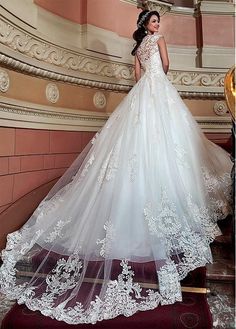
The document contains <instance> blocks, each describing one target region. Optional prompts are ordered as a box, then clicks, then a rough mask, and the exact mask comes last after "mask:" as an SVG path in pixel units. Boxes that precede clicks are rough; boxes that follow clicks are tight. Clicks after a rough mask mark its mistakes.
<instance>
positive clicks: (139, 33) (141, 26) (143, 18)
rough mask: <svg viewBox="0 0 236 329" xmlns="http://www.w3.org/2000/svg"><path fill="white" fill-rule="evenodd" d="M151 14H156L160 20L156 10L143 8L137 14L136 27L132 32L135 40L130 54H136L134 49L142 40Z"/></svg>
mask: <svg viewBox="0 0 236 329" xmlns="http://www.w3.org/2000/svg"><path fill="white" fill-rule="evenodd" d="M152 15H156V16H157V18H158V19H159V20H160V15H159V13H158V12H157V11H156V10H153V11H149V10H143V11H142V12H141V13H140V14H139V16H138V20H137V26H138V28H137V30H136V31H134V33H133V39H134V40H135V41H136V45H135V47H134V49H133V50H132V52H131V54H132V55H133V56H134V55H135V54H136V51H137V49H138V47H139V45H140V43H141V42H142V40H143V38H144V37H145V36H146V29H145V26H146V25H147V24H148V22H149V20H150V18H151V17H152Z"/></svg>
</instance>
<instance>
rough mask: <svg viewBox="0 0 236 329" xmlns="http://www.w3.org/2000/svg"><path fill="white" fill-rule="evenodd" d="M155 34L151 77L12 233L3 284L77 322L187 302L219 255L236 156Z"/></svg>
mask: <svg viewBox="0 0 236 329" xmlns="http://www.w3.org/2000/svg"><path fill="white" fill-rule="evenodd" d="M159 37H160V35H158V34H154V35H147V36H146V37H145V38H144V39H143V41H142V43H141V45H140V46H139V48H138V51H137V56H138V58H139V60H140V62H141V64H142V67H143V68H144V71H145V72H144V74H143V76H142V78H141V79H140V80H139V81H138V82H137V83H136V84H135V86H134V87H133V88H132V90H131V91H130V92H129V94H128V95H127V96H126V97H125V98H124V99H123V101H122V102H121V103H120V105H119V106H118V107H117V108H116V110H115V111H114V112H113V113H112V115H111V116H110V118H109V119H108V121H107V122H106V124H105V126H104V127H103V129H102V130H101V131H100V133H97V134H96V136H95V137H94V138H93V139H92V140H91V142H90V143H89V144H88V145H87V147H86V148H85V150H84V151H83V152H82V154H80V155H79V157H78V158H77V159H76V160H75V162H74V163H73V164H72V166H71V167H70V168H69V169H68V171H67V172H66V173H65V174H64V175H63V177H62V178H61V179H60V180H59V181H58V183H57V184H56V185H55V186H54V188H53V189H52V190H51V191H50V192H49V194H48V195H47V197H46V198H45V199H44V200H43V201H42V202H41V204H40V205H39V207H38V208H37V209H36V210H35V212H34V213H33V215H32V216H31V218H30V219H29V220H28V222H27V223H26V224H25V225H24V226H23V227H22V228H21V229H20V230H18V231H16V232H13V233H11V234H9V235H8V237H7V245H6V249H5V250H3V252H2V259H3V265H2V266H1V269H0V283H1V291H2V292H3V293H5V294H6V295H7V296H8V297H9V298H12V299H17V301H18V303H19V304H21V303H25V304H26V305H27V306H28V308H30V309H31V310H40V311H41V312H42V314H44V315H46V316H50V317H52V318H56V319H58V320H62V321H65V322H67V323H70V324H77V323H96V322H97V321H101V320H103V319H110V318H114V317H116V316H118V315H120V314H123V315H125V316H131V315H132V314H134V313H135V312H137V311H140V310H141V311H144V310H149V309H153V308H155V307H157V306H158V305H159V304H161V305H164V304H171V303H174V302H175V301H181V286H180V280H182V279H183V278H184V277H185V276H186V275H187V274H188V272H189V271H191V270H193V269H195V268H196V267H199V266H204V265H205V264H206V263H207V262H211V261H212V256H211V251H210V247H209V243H210V242H212V241H213V239H214V238H215V236H217V235H219V234H221V232H220V230H219V228H218V226H217V220H219V219H222V218H225V217H226V216H227V214H228V213H230V211H231V207H230V186H231V179H230V171H231V167H232V164H231V161H230V157H229V155H228V153H227V152H225V151H224V150H223V149H221V148H220V147H218V146H216V145H215V144H213V143H212V142H210V141H209V140H207V138H206V137H205V136H204V135H203V133H202V132H201V129H200V128H199V127H198V124H197V123H196V122H195V120H194V119H193V117H192V115H191V114H190V112H189V110H188V109H187V108H186V106H185V104H184V103H183V101H182V100H181V98H180V96H179V95H178V93H177V91H176V89H175V88H174V87H173V86H172V84H171V83H170V82H169V80H168V79H167V76H166V75H165V73H164V71H163V68H162V62H161V58H160V54H159V50H158V46H157V40H158V38H159Z"/></svg>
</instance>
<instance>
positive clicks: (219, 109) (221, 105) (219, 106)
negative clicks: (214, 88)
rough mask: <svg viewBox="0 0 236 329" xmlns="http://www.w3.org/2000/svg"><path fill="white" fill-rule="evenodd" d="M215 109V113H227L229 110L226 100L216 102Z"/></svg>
mask: <svg viewBox="0 0 236 329" xmlns="http://www.w3.org/2000/svg"><path fill="white" fill-rule="evenodd" d="M213 110H214V112H215V114H217V115H220V116H221V115H225V114H227V113H228V112H229V111H228V107H227V105H226V104H225V102H222V101H220V102H216V103H215V104H214V105H213Z"/></svg>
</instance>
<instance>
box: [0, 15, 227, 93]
mask: <svg viewBox="0 0 236 329" xmlns="http://www.w3.org/2000/svg"><path fill="white" fill-rule="evenodd" d="M15 20H16V19H15ZM29 29H30V32H29V31H28V30H27V31H26V27H24V29H23V28H22V27H19V26H17V25H16V23H15V21H14V23H13V22H11V21H10V19H7V18H3V17H0V44H1V45H2V47H1V52H0V64H2V65H4V66H7V67H9V68H11V69H14V70H18V71H21V72H23V73H26V74H31V75H35V76H38V77H43V78H47V79H50V80H55V81H62V82H65V83H72V84H77V85H83V86H89V87H95V88H99V89H105V90H112V91H117V92H128V91H129V90H130V89H131V87H132V86H133V84H134V78H133V77H134V74H133V65H131V64H129V63H127V62H126V63H121V62H118V61H115V60H111V59H110V58H108V56H107V59H105V58H104V56H105V55H103V56H102V55H99V54H97V56H98V57H95V56H91V52H90V53H89V52H88V51H86V50H84V49H78V51H74V50H71V49H67V48H65V47H63V46H62V45H60V46H59V45H55V44H54V43H52V42H50V41H48V40H44V39H42V38H40V37H39V36H38V35H37V33H38V32H37V31H35V30H32V28H30V27H29ZM33 33H35V35H34V34H33ZM174 52H175V54H177V53H178V55H181V51H180V50H178V49H176V50H174ZM192 52H193V51H192V50H191V49H190V50H187V54H188V55H189V56H193V54H192ZM99 56H101V58H100V57H99ZM102 57H103V58H102ZM126 61H128V60H126ZM225 73H226V69H199V68H196V69H195V68H193V69H187V70H186V66H185V67H181V65H178V69H171V70H170V72H169V74H168V77H169V78H170V80H171V82H172V83H173V84H174V85H175V86H176V88H177V90H178V91H180V92H181V95H182V96H183V97H187V98H200V99H202V98H211V97H212V98H215V97H216V96H217V98H221V99H223V79H224V76H225Z"/></svg>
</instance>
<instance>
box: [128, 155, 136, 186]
mask: <svg viewBox="0 0 236 329" xmlns="http://www.w3.org/2000/svg"><path fill="white" fill-rule="evenodd" d="M128 169H129V177H130V181H131V182H134V181H135V178H136V176H137V170H138V160H137V155H136V154H133V155H132V156H131V157H130V158H129V162H128Z"/></svg>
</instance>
